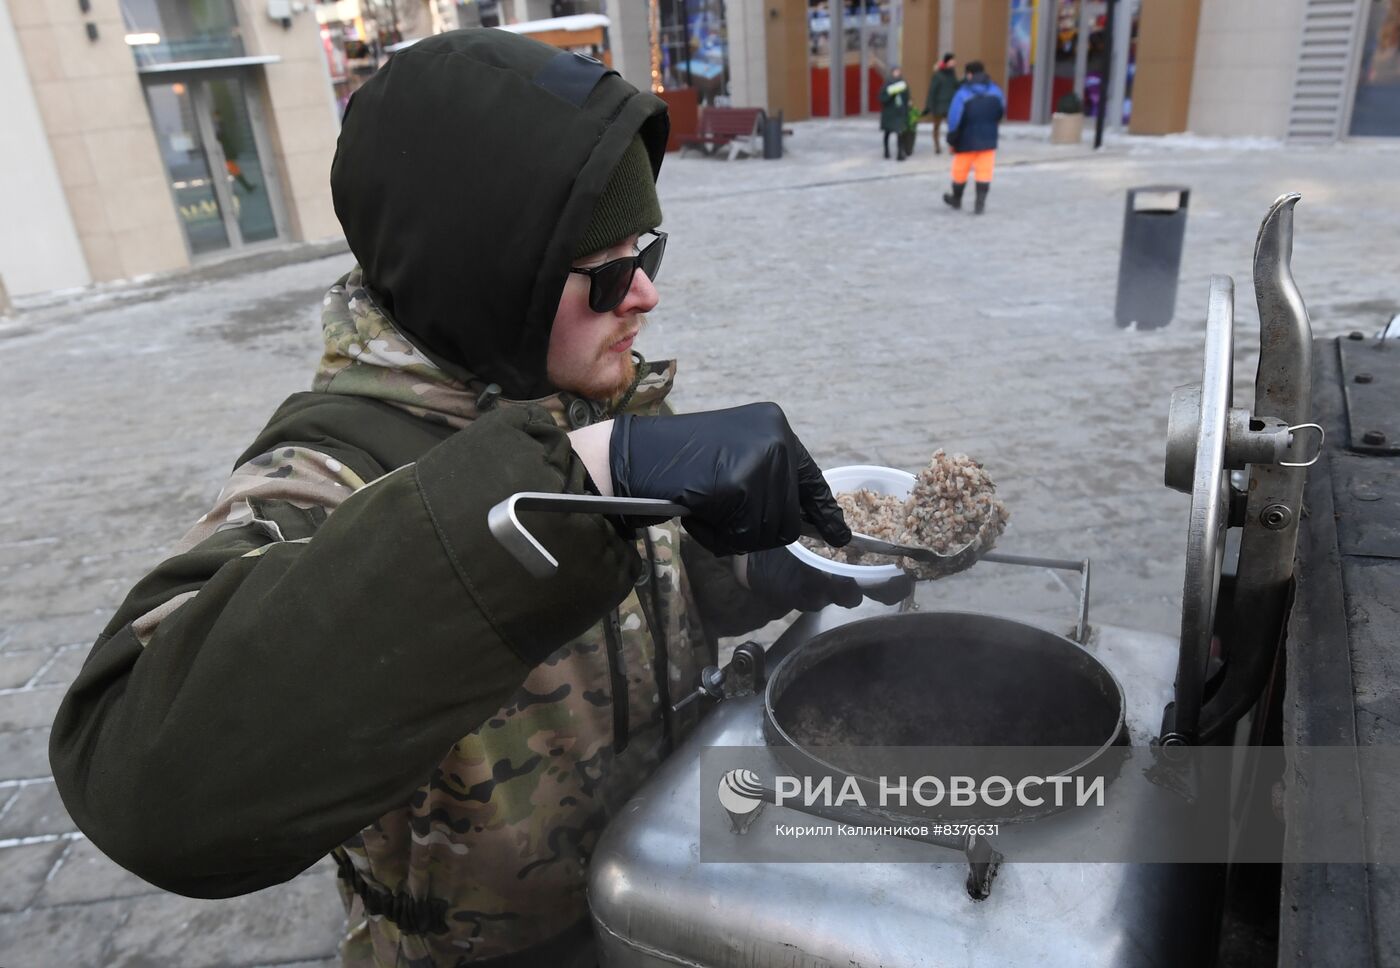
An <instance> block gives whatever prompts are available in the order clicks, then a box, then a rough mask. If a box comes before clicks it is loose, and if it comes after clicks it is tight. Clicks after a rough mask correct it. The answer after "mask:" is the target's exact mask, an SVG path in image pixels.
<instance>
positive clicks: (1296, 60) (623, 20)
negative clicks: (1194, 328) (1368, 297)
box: [604, 0, 1400, 141]
mask: <svg viewBox="0 0 1400 968" xmlns="http://www.w3.org/2000/svg"><path fill="white" fill-rule="evenodd" d="M604 6H605V10H604V12H605V13H607V14H608V15H609V16H610V17H611V18H612V21H613V37H612V44H613V53H614V63H616V64H619V65H621V67H622V70H623V73H624V75H625V76H627V77H628V79H629V80H631V81H632V82H633V83H635V84H638V85H643V84H647V83H651V82H652V81H653V78H652V76H651V60H650V57H651V46H652V40H653V37H652V35H651V34H650V33H648V31H647V29H646V26H647V24H648V11H649V10H652V8H653V7H655V6H659V8H660V9H661V11H662V14H663V20H664V22H665V24H666V25H668V26H666V27H663V28H662V33H663V37H662V43H663V46H664V48H665V50H666V57H665V61H666V63H667V64H678V63H679V64H685V63H689V64H690V65H692V66H694V65H695V64H696V63H704V64H707V65H710V67H709V71H710V72H712V73H714V74H720V73H722V76H723V79H724V87H723V89H722V90H717V89H715V88H714V87H713V85H714V82H713V81H712V80H710V79H709V78H708V77H697V76H696V75H695V74H694V73H692V76H691V80H690V82H689V83H690V85H693V86H695V87H696V88H697V89H702V90H701V94H702V97H705V98H706V99H713V98H714V96H715V94H716V93H718V94H719V96H720V97H721V98H723V100H721V101H719V102H718V103H731V104H735V105H743V106H754V107H763V108H767V109H768V110H769V111H770V112H775V111H779V110H781V111H782V112H783V113H784V116H785V117H786V118H787V119H789V120H796V119H802V118H807V117H813V116H818V117H820V116H829V115H831V114H832V113H835V114H836V115H850V114H865V113H871V112H873V111H875V110H878V105H877V103H876V100H875V98H876V92H877V91H878V87H879V84H880V83H881V81H882V80H883V78H884V77H885V75H886V73H887V72H888V70H889V68H890V67H892V66H894V65H896V64H898V65H899V66H901V67H903V68H904V72H905V75H906V76H907V77H908V78H910V79H911V81H912V82H913V83H914V85H915V88H916V91H917V90H918V88H919V87H920V85H921V83H922V82H923V79H924V78H927V77H928V76H929V74H930V72H931V71H932V68H933V65H934V63H935V62H936V61H937V59H938V56H939V54H940V53H941V52H942V51H945V50H950V51H953V52H955V53H956V54H957V55H958V58H959V60H960V61H961V62H962V63H964V64H965V63H967V62H968V61H970V60H981V61H982V62H983V63H984V64H986V66H987V69H988V73H990V74H991V75H992V77H993V79H995V80H996V81H997V82H998V83H999V84H1001V85H1002V86H1003V88H1004V89H1005V90H1006V92H1007V97H1008V105H1007V113H1008V118H1009V119H1010V120H1014V121H1029V122H1032V123H1044V122H1048V121H1049V119H1050V115H1051V113H1052V112H1053V111H1054V110H1055V107H1056V105H1057V104H1058V103H1059V101H1060V99H1061V98H1062V97H1063V96H1064V95H1065V94H1066V93H1067V92H1069V91H1074V92H1075V93H1076V94H1078V95H1079V96H1080V97H1081V98H1082V100H1083V102H1084V106H1085V110H1086V113H1088V114H1089V115H1091V116H1096V115H1097V113H1098V112H1099V111H1103V112H1104V115H1105V121H1106V122H1107V124H1108V125H1109V126H1110V127H1115V128H1117V127H1126V128H1127V129H1128V130H1131V131H1133V132H1136V133H1141V134H1167V133H1174V132H1184V131H1191V132H1195V133H1197V134H1201V135H1210V136H1226V137H1269V138H1279V139H1290V140H1323V141H1327V140H1335V139H1337V138H1346V137H1377V136H1379V137H1400V0H1115V3H1114V7H1113V16H1112V17H1111V18H1110V16H1109V0H838V2H835V3H833V2H831V0H653V3H648V2H647V0H606V2H605V4H604ZM674 24H682V25H686V31H687V32H688V36H687V37H686V39H685V40H682V41H680V46H679V51H678V50H677V43H678V42H677V34H678V28H674V27H671V26H669V25H674ZM1110 35H1111V36H1110ZM833 37H839V38H842V39H841V40H839V41H837V42H835V43H833V41H832V38H833ZM686 50H688V51H689V52H690V55H691V56H690V57H689V58H686V57H685V56H684V52H685V51H686ZM833 63H837V64H838V65H839V69H838V70H834V71H833V70H832V65H833ZM660 81H661V83H662V84H663V85H668V86H674V85H675V84H676V83H678V82H679V83H682V84H685V83H686V82H685V81H683V80H682V79H680V78H678V77H677V76H676V75H675V73H674V72H670V73H666V74H664V76H663V77H661V79H660Z"/></svg>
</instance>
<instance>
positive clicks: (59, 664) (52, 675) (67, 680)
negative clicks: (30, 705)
mask: <svg viewBox="0 0 1400 968" xmlns="http://www.w3.org/2000/svg"><path fill="white" fill-rule="evenodd" d="M91 651H92V646H90V645H88V644H87V643H83V644H82V645H76V646H68V647H66V648H63V649H59V651H58V654H57V655H55V656H54V660H53V664H52V665H50V666H49V667H48V668H47V669H45V670H44V674H43V675H42V676H40V677H39V679H38V681H37V682H35V685H37V686H62V687H63V688H64V689H67V688H68V686H69V685H71V684H72V682H73V680H74V679H76V678H77V677H78V672H79V671H80V670H81V669H82V668H83V663H84V662H86V661H87V657H88V653H90V652H91Z"/></svg>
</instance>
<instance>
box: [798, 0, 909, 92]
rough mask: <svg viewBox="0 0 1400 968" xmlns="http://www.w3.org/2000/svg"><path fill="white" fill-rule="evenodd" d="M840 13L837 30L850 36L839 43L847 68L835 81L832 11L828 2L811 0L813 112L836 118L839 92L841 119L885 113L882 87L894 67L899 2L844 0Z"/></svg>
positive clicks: (839, 73)
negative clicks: (833, 110) (832, 106)
mask: <svg viewBox="0 0 1400 968" xmlns="http://www.w3.org/2000/svg"><path fill="white" fill-rule="evenodd" d="M836 12H837V14H838V21H839V22H838V23H837V25H836V29H837V30H838V31H840V33H841V35H842V37H843V38H844V43H842V44H839V45H837V46H838V48H839V49H840V52H841V54H840V57H839V60H840V61H841V62H842V64H843V68H844V69H843V70H840V71H838V73H837V76H836V78H835V81H834V83H833V79H832V76H831V64H832V60H833V58H832V54H831V51H832V44H831V31H832V16H831V13H832V11H831V8H830V5H829V4H828V3H826V2H811V0H809V6H808V13H807V31H808V42H809V46H808V63H809V70H810V72H811V84H812V88H811V90H812V116H813V117H816V118H827V117H832V116H833V112H832V110H831V105H832V103H833V91H834V92H835V95H834V101H835V103H836V105H837V106H838V110H837V111H836V112H835V116H837V117H842V116H846V117H849V116H851V115H857V114H870V113H879V111H880V89H881V88H882V87H883V86H884V85H885V81H886V79H887V77H888V75H889V71H890V68H891V67H892V66H894V65H893V63H892V61H893V59H894V58H895V54H894V41H893V38H894V37H895V36H897V33H898V24H897V23H895V19H896V14H897V11H896V9H895V4H893V3H892V2H890V0H858V2H855V3H841V4H840V6H839V8H838V10H837V11H836Z"/></svg>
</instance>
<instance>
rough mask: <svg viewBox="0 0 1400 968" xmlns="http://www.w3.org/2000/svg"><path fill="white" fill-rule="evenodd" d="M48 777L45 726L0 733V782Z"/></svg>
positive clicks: (47, 731)
mask: <svg viewBox="0 0 1400 968" xmlns="http://www.w3.org/2000/svg"><path fill="white" fill-rule="evenodd" d="M50 775H52V774H51V773H50V771H49V730H48V727H47V726H46V727H44V728H42V729H24V730H20V731H19V732H15V733H0V780H29V779H33V778H35V777H41V776H50Z"/></svg>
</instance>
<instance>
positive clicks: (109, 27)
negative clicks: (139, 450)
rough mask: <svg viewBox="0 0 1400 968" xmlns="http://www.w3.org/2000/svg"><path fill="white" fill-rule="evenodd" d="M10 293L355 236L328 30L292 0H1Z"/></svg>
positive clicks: (3, 245) (2, 177)
mask: <svg viewBox="0 0 1400 968" xmlns="http://www.w3.org/2000/svg"><path fill="white" fill-rule="evenodd" d="M0 79H2V82H3V87H2V88H0V89H3V91H4V95H5V96H4V97H3V98H0V125H3V126H4V130H5V131H6V146H7V148H8V149H9V150H7V151H6V152H4V153H3V156H0V166H3V170H0V198H3V210H4V211H5V212H6V214H7V216H8V218H7V220H6V221H7V225H6V230H5V232H4V234H3V236H0V278H3V280H4V284H5V286H6V288H7V289H8V291H9V292H10V293H11V294H15V295H19V294H25V293H33V292H41V291H46V290H52V289H61V288H68V287H75V286H83V285H87V284H90V283H93V282H104V281H108V280H114V279H126V278H132V277H136V276H141V275H145V274H148V273H153V272H161V271H165V270H171V269H179V268H182V267H187V266H190V265H192V264H195V263H196V262H199V261H201V260H206V259H209V258H215V257H217V256H219V255H220V254H222V253H226V252H230V251H235V250H240V249H249V248H254V247H257V246H267V245H270V244H276V243H279V242H286V241H293V240H313V239H323V238H330V237H334V236H337V235H339V234H340V226H339V224H338V222H337V221H336V218H335V213H334V211H333V209H332V206H331V198H330V189H329V185H328V172H329V166H330V161H331V158H332V156H333V154H334V150H335V139H336V135H337V133H338V130H339V119H338V115H337V113H336V107H335V100H334V97H333V94H332V88H331V80H330V74H329V71H328V69H327V58H326V52H325V50H324V47H323V44H322V39H321V35H320V30H319V28H318V25H317V24H316V20H315V18H314V16H312V15H311V14H310V13H309V11H308V8H307V5H306V4H303V3H293V2H290V0H0Z"/></svg>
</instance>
